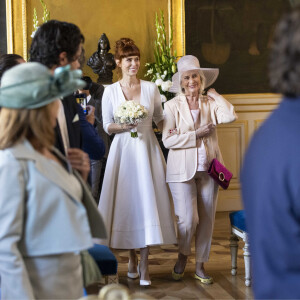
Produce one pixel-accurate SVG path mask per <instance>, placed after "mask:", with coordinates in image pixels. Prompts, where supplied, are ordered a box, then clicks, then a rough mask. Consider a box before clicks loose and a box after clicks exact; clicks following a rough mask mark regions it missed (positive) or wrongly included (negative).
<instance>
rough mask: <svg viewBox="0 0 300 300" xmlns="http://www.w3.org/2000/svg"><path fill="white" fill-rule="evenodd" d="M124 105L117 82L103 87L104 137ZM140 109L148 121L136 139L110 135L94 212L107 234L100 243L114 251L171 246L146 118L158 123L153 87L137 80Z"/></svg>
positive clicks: (166, 203)
mask: <svg viewBox="0 0 300 300" xmlns="http://www.w3.org/2000/svg"><path fill="white" fill-rule="evenodd" d="M124 101H126V99H125V97H124V94H123V92H122V89H121V86H120V83H119V82H116V83H114V84H112V85H110V86H108V87H106V88H105V91H104V94H103V98H102V115H103V127H104V130H105V131H106V132H107V127H108V125H109V124H111V123H112V122H114V120H113V115H114V112H115V111H116V109H117V108H118V107H119V106H120V104H121V103H122V102H124ZM140 104H142V105H144V106H145V107H146V108H147V109H148V112H149V116H148V118H147V119H145V120H143V122H141V123H139V125H138V126H137V133H138V137H137V138H132V137H131V135H130V132H123V133H118V134H115V137H114V139H113V142H112V144H111V147H110V151H109V155H108V159H107V164H106V169H105V175H104V181H103V186H102V191H101V195H100V202H99V207H98V208H99V211H100V213H101V214H102V217H103V219H104V222H105V224H106V229H107V232H108V239H107V240H101V241H100V242H101V244H105V245H108V246H110V247H112V248H116V249H135V248H143V247H145V246H148V245H158V244H175V243H177V242H176V236H175V229H174V228H175V226H174V218H173V216H174V214H173V207H172V201H171V198H170V194H169V192H168V188H167V185H166V178H165V169H166V165H165V161H164V158H163V155H162V152H161V149H160V147H159V144H158V142H157V139H156V137H155V135H154V133H153V129H152V119H153V120H154V122H156V123H158V122H159V121H161V120H162V119H163V110H162V107H161V100H160V94H159V91H158V89H157V87H156V85H155V84H154V83H152V82H147V81H143V80H141V99H140Z"/></svg>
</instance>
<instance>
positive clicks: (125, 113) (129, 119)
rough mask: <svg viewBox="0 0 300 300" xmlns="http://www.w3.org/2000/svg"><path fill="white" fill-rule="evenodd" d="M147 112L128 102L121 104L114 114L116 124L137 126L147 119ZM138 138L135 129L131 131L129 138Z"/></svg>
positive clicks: (131, 101)
mask: <svg viewBox="0 0 300 300" xmlns="http://www.w3.org/2000/svg"><path fill="white" fill-rule="evenodd" d="M147 116H148V110H147V109H146V108H145V107H144V106H143V105H141V104H138V103H136V102H134V101H133V100H128V101H125V102H123V103H122V104H121V105H120V106H119V107H118V109H117V111H116V112H115V114H114V119H115V122H116V123H117V124H137V123H140V122H141V121H142V120H143V119H145V118H147ZM137 136H138V134H137V130H136V128H133V129H131V137H134V138H136V137H137Z"/></svg>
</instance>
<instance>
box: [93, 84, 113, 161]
mask: <svg viewBox="0 0 300 300" xmlns="http://www.w3.org/2000/svg"><path fill="white" fill-rule="evenodd" d="M103 92H104V86H103V85H101V84H98V83H95V82H93V83H92V87H91V88H90V94H91V99H90V101H89V103H88V104H89V105H92V106H94V107H95V128H96V130H97V132H98V135H99V136H100V137H101V138H102V140H103V141H104V145H105V149H106V151H105V155H104V157H107V155H108V151H109V147H110V144H111V140H110V137H109V136H108V134H107V133H106V132H105V131H104V129H103V122H102V95H103Z"/></svg>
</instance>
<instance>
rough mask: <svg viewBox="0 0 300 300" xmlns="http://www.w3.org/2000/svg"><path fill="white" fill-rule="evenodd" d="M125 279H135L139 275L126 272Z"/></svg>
mask: <svg viewBox="0 0 300 300" xmlns="http://www.w3.org/2000/svg"><path fill="white" fill-rule="evenodd" d="M127 277H128V278H131V279H137V278H138V277H139V273H137V272H136V273H130V272H127Z"/></svg>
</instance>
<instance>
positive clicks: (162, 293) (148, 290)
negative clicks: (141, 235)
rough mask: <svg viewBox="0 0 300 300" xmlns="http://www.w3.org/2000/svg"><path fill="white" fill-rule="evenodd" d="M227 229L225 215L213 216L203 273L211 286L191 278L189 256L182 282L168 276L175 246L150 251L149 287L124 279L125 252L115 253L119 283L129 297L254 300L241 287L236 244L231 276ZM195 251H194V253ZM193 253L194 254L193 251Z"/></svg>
mask: <svg viewBox="0 0 300 300" xmlns="http://www.w3.org/2000/svg"><path fill="white" fill-rule="evenodd" d="M229 237H230V225H229V218H228V213H226V212H225V213H224V212H218V213H217V215H216V222H215V229H214V234H213V242H212V247H211V254H210V261H209V262H208V263H207V264H206V266H205V267H206V270H207V273H208V274H209V275H211V276H212V277H213V278H214V284H212V285H204V284H201V283H200V282H199V281H198V280H195V279H194V278H193V274H194V266H195V259H194V256H193V255H191V256H190V258H189V260H188V264H187V267H186V271H185V276H184V278H183V280H181V281H177V282H176V281H174V280H173V279H172V277H171V272H172V269H173V267H174V264H175V262H176V258H177V247H176V246H163V247H151V248H150V256H149V269H150V276H151V281H152V285H151V286H150V287H140V286H139V280H138V279H137V280H132V279H129V278H127V276H126V274H127V262H128V251H121V250H119V251H115V250H114V253H115V255H116V257H117V259H118V262H119V266H118V274H119V282H120V284H123V285H124V286H126V287H128V288H129V290H130V292H131V293H134V292H142V293H145V294H148V295H149V296H151V297H153V298H154V299H174V300H175V299H253V296H252V291H251V288H249V287H246V286H245V283H244V276H245V268H244V260H243V250H242V247H243V242H242V241H241V242H239V251H238V270H237V271H238V272H237V275H236V276H232V275H231V272H230V271H231V260H230V249H229ZM193 250H194V249H193ZM193 253H194V251H193Z"/></svg>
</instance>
